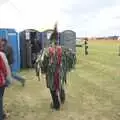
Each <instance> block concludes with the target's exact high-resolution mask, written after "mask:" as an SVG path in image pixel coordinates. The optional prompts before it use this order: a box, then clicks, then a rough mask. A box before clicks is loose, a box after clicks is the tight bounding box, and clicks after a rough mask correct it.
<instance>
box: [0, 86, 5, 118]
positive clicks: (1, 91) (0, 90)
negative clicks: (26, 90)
mask: <svg viewBox="0 0 120 120" xmlns="http://www.w3.org/2000/svg"><path fill="white" fill-rule="evenodd" d="M4 91H5V86H3V87H0V120H3V114H4V110H3V96H4Z"/></svg>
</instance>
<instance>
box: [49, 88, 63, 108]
mask: <svg viewBox="0 0 120 120" xmlns="http://www.w3.org/2000/svg"><path fill="white" fill-rule="evenodd" d="M50 93H51V97H52V101H53V108H55V109H60V102H61V103H62V104H63V103H64V102H65V90H64V89H61V91H60V98H59V96H58V95H57V94H56V91H53V90H50Z"/></svg>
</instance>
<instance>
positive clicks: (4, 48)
mask: <svg viewBox="0 0 120 120" xmlns="http://www.w3.org/2000/svg"><path fill="white" fill-rule="evenodd" d="M0 50H1V51H3V52H4V53H5V54H6V57H7V60H8V63H9V66H10V69H11V71H12V65H13V63H14V53H13V49H12V47H11V46H10V45H9V44H8V42H7V40H6V39H4V38H2V39H1V47H0ZM12 77H13V78H14V79H15V80H17V81H19V82H20V83H21V84H22V86H24V85H25V79H24V78H22V77H21V76H18V75H17V74H15V73H13V72H12ZM8 84H9V83H8Z"/></svg>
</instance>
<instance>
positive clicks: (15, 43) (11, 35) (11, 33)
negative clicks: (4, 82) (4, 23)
mask: <svg viewBox="0 0 120 120" xmlns="http://www.w3.org/2000/svg"><path fill="white" fill-rule="evenodd" d="M0 38H5V39H6V40H8V43H9V44H10V45H11V47H12V48H13V54H14V63H13V65H12V71H13V72H18V71H20V46H19V34H18V33H17V32H16V31H15V29H6V28H1V29H0Z"/></svg>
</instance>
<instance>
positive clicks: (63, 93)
mask: <svg viewBox="0 0 120 120" xmlns="http://www.w3.org/2000/svg"><path fill="white" fill-rule="evenodd" d="M60 99H61V103H62V104H64V102H65V90H64V89H61V93H60Z"/></svg>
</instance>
